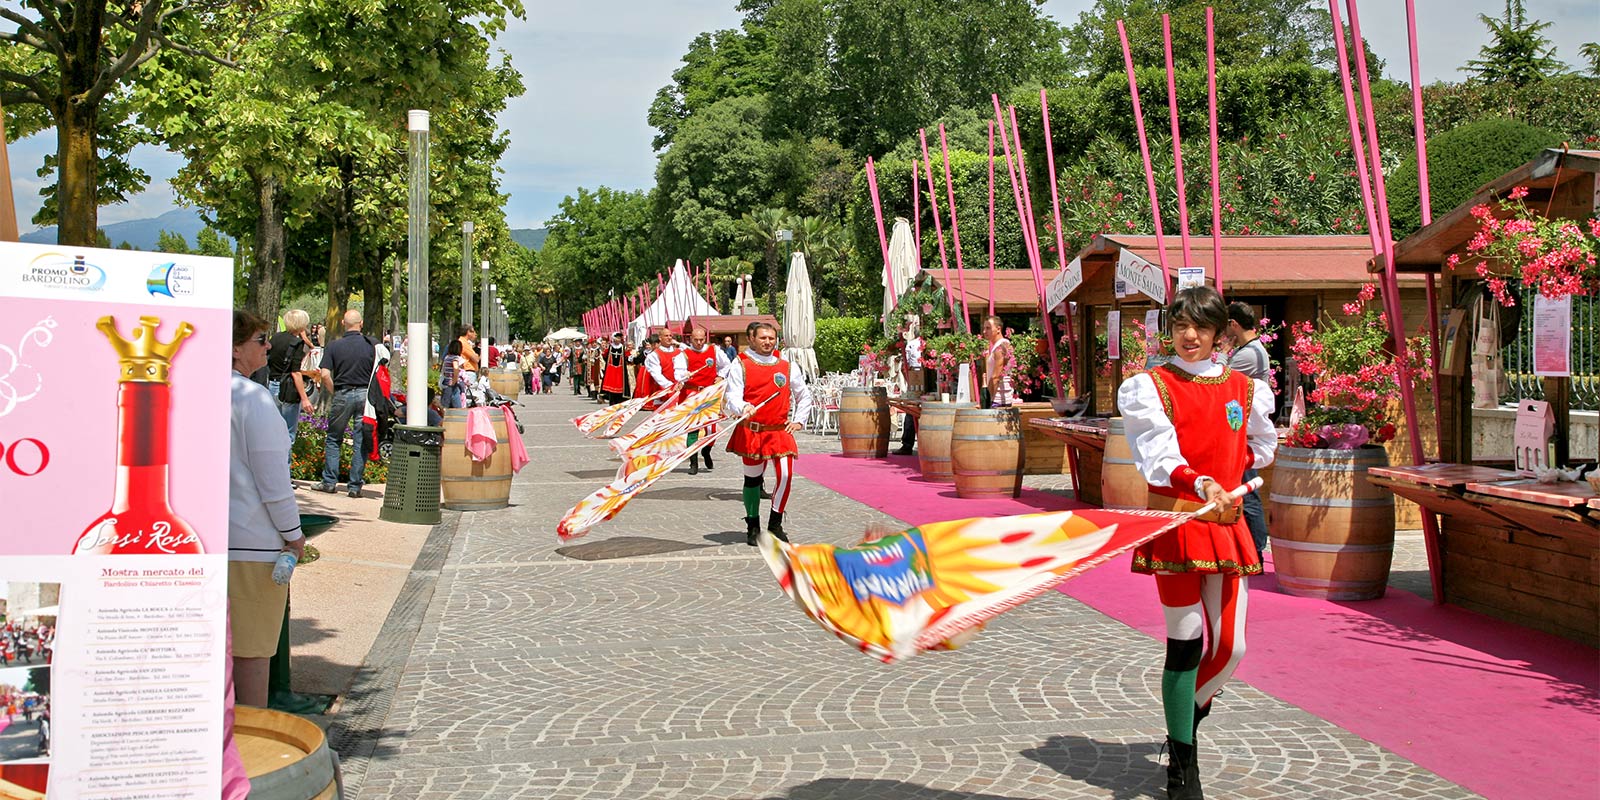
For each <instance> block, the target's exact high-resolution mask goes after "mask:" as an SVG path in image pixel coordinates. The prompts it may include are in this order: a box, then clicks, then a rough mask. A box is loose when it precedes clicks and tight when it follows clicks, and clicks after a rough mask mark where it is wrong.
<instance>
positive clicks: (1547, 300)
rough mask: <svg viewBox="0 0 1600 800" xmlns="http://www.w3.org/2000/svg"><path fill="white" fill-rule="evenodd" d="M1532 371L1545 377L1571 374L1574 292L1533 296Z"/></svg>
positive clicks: (1560, 376) (1562, 376) (1559, 376)
mask: <svg viewBox="0 0 1600 800" xmlns="http://www.w3.org/2000/svg"><path fill="white" fill-rule="evenodd" d="M1533 374H1535V375H1538V376H1540V377H1546V378H1565V377H1568V376H1570V375H1571V374H1572V295H1562V296H1561V297H1545V296H1544V295H1543V294H1536V295H1534V298H1533Z"/></svg>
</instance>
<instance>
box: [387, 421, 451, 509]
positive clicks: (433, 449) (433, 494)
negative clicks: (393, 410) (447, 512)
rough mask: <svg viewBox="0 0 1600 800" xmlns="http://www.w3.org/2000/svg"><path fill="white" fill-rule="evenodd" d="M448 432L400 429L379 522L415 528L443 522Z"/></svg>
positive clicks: (436, 429)
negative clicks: (442, 460) (442, 458)
mask: <svg viewBox="0 0 1600 800" xmlns="http://www.w3.org/2000/svg"><path fill="white" fill-rule="evenodd" d="M443 448H444V428H428V427H418V428H413V427H410V426H408V425H396V426H395V429H394V451H393V452H392V453H391V454H390V456H389V485H388V486H387V487H386V488H385V491H384V495H383V508H382V509H380V510H379V511H378V519H381V520H384V521H387V522H404V523H409V524H412V525H435V524H438V522H439V454H440V452H441V450H442V449H443Z"/></svg>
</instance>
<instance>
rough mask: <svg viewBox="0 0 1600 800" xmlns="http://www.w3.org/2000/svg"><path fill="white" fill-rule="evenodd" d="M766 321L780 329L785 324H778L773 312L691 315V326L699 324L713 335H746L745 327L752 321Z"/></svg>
mask: <svg viewBox="0 0 1600 800" xmlns="http://www.w3.org/2000/svg"><path fill="white" fill-rule="evenodd" d="M758 321H759V322H765V323H767V324H769V325H771V326H773V327H775V328H777V329H778V330H780V331H781V330H783V326H781V325H779V324H778V319H777V318H776V317H774V316H772V315H771V314H721V315H718V316H714V317H709V316H708V317H690V318H689V327H690V328H691V329H692V328H694V327H695V326H699V327H702V328H705V329H706V333H708V334H710V335H712V336H730V335H733V334H738V335H741V336H742V335H744V329H745V328H747V327H749V326H750V323H752V322H758Z"/></svg>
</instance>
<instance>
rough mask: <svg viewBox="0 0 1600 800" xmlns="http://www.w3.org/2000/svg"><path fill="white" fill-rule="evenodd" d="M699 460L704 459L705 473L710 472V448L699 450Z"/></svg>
mask: <svg viewBox="0 0 1600 800" xmlns="http://www.w3.org/2000/svg"><path fill="white" fill-rule="evenodd" d="M700 458H702V459H704V460H705V462H706V472H710V471H711V448H710V447H707V448H706V449H704V450H701V451H700Z"/></svg>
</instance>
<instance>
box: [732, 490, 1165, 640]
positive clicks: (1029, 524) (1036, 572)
mask: <svg viewBox="0 0 1600 800" xmlns="http://www.w3.org/2000/svg"><path fill="white" fill-rule="evenodd" d="M1190 516H1191V515H1189V514H1176V513H1168V512H1162V511H1101V510H1098V509H1085V510H1079V511H1058V512H1053V513H1047V514H1022V515H1018V516H1011V517H990V518H978V519H962V520H955V521H953V522H935V523H931V524H928V525H919V526H917V527H914V528H907V529H906V530H903V531H900V532H899V533H894V534H889V535H881V536H875V535H873V534H869V535H868V538H867V539H865V540H863V541H862V542H861V543H860V544H858V545H855V546H853V547H838V546H835V545H829V544H789V543H786V542H781V541H779V540H777V539H776V538H774V537H772V536H771V535H769V534H765V533H763V534H762V536H761V540H760V547H761V555H762V556H763V557H765V558H766V560H767V565H768V566H769V567H771V568H772V572H773V574H774V575H776V576H777V578H778V584H779V585H780V586H782V587H783V590H784V591H785V592H786V593H788V595H789V597H790V598H792V599H793V600H794V601H795V604H796V605H798V606H800V610H801V611H804V612H805V614H806V616H808V617H810V618H811V619H812V620H814V621H815V622H816V623H817V624H818V625H820V626H821V627H822V628H823V629H824V630H826V631H829V632H830V633H832V634H834V635H835V636H837V637H839V638H840V639H842V640H844V641H845V642H846V643H847V644H849V645H851V646H853V647H855V648H856V649H857V650H860V651H861V652H862V653H865V654H867V655H870V656H872V657H874V658H878V659H880V660H882V661H883V662H885V663H889V662H892V661H896V660H898V659H901V658H905V657H907V656H909V655H912V654H914V653H918V652H921V651H924V650H951V649H955V648H956V647H959V646H961V645H963V644H965V643H966V642H967V641H969V640H970V639H971V638H972V637H974V636H976V635H977V633H978V632H979V631H981V630H982V629H983V625H984V623H985V622H987V621H988V620H989V619H991V618H993V617H995V616H997V615H999V614H1001V613H1003V612H1005V611H1007V610H1010V609H1012V608H1015V607H1017V606H1019V605H1021V604H1022V603H1024V602H1026V601H1028V600H1030V599H1032V598H1034V597H1037V596H1038V595H1040V594H1042V593H1043V592H1045V591H1046V590H1048V589H1050V588H1051V587H1053V586H1055V585H1056V584H1058V583H1061V582H1062V581H1065V580H1067V579H1068V578H1071V577H1072V576H1074V575H1077V574H1079V573H1082V572H1083V571H1085V570H1087V569H1089V568H1090V567H1093V566H1095V565H1097V564H1101V563H1103V562H1105V561H1106V560H1108V559H1111V558H1113V557H1115V556H1117V555H1119V554H1121V553H1123V552H1126V551H1128V550H1131V549H1133V548H1135V547H1138V546H1139V545H1141V544H1143V543H1145V542H1147V541H1150V540H1151V539H1154V538H1155V537H1157V536H1160V535H1162V534H1164V533H1166V532H1168V531H1170V530H1172V529H1173V528H1176V527H1177V526H1178V525H1181V524H1182V523H1183V522H1185V521H1187V520H1188V519H1189V518H1190Z"/></svg>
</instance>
